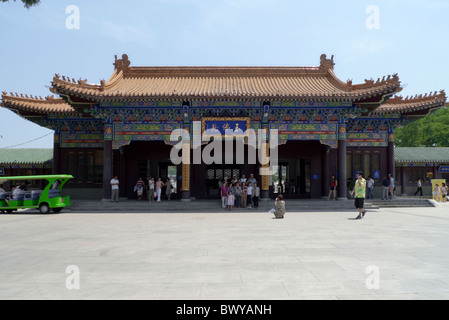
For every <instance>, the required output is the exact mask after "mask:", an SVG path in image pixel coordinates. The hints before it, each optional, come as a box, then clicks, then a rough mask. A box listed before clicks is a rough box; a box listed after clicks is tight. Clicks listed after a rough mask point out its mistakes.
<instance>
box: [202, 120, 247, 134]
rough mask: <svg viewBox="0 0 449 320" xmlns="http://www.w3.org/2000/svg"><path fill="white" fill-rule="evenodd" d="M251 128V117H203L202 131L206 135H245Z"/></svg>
mask: <svg viewBox="0 0 449 320" xmlns="http://www.w3.org/2000/svg"><path fill="white" fill-rule="evenodd" d="M248 129H250V119H249V118H232V117H231V118H203V119H202V132H203V133H204V134H206V135H210V136H213V135H220V134H221V135H232V136H243V135H244V134H245V132H246V130H248Z"/></svg>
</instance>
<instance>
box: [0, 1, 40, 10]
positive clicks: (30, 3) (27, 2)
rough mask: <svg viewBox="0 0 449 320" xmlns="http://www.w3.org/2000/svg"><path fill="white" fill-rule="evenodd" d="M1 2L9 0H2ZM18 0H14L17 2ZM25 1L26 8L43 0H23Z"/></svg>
mask: <svg viewBox="0 0 449 320" xmlns="http://www.w3.org/2000/svg"><path fill="white" fill-rule="evenodd" d="M0 1H1V2H9V0H0ZM15 1H16V0H14V2H15ZM21 1H22V2H23V5H24V6H25V8H27V9H28V8H30V7H32V6H35V5H37V4H39V3H40V2H41V0H21Z"/></svg>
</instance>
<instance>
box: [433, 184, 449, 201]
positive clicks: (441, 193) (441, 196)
mask: <svg viewBox="0 0 449 320" xmlns="http://www.w3.org/2000/svg"><path fill="white" fill-rule="evenodd" d="M448 191H449V187H448V186H447V185H446V184H445V183H442V184H441V186H440V185H438V184H435V189H434V190H433V198H434V199H435V200H436V201H442V202H444V203H446V202H447V195H448V194H449V192H448Z"/></svg>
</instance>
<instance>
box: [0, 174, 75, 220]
mask: <svg viewBox="0 0 449 320" xmlns="http://www.w3.org/2000/svg"><path fill="white" fill-rule="evenodd" d="M70 179H73V176H71V175H45V176H17V177H0V184H4V183H5V182H7V181H8V182H10V184H11V185H12V186H13V187H14V186H15V183H17V182H18V181H20V182H22V181H32V180H43V181H44V184H43V185H44V186H45V187H44V189H43V190H29V191H23V190H20V191H19V192H16V193H15V194H14V195H13V192H12V191H11V192H6V191H5V192H3V191H2V192H0V211H1V212H4V211H6V212H8V213H11V212H14V211H17V210H19V209H39V211H40V212H41V213H43V214H47V213H50V211H51V210H53V212H56V213H58V212H61V210H62V209H63V208H65V207H69V206H70V197H69V196H66V197H63V196H62V188H63V187H64V185H65V184H66V183H67V182H68V181H69V180H70ZM45 182H46V184H45Z"/></svg>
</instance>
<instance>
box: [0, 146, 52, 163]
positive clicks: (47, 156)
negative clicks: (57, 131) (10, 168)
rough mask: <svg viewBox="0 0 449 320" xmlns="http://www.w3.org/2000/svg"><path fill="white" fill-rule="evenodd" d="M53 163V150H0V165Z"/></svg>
mask: <svg viewBox="0 0 449 320" xmlns="http://www.w3.org/2000/svg"><path fill="white" fill-rule="evenodd" d="M52 161H53V149H0V164H1V165H13V164H47V163H51V162H52Z"/></svg>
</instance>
